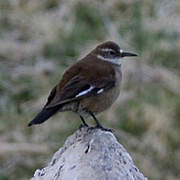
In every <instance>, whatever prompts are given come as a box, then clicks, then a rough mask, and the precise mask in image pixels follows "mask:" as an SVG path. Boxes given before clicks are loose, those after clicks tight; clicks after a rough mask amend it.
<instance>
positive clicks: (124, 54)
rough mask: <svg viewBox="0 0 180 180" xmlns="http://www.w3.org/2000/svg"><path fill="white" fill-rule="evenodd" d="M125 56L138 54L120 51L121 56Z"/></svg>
mask: <svg viewBox="0 0 180 180" xmlns="http://www.w3.org/2000/svg"><path fill="white" fill-rule="evenodd" d="M126 56H138V55H137V54H135V53H131V52H124V51H123V52H122V53H121V57H126Z"/></svg>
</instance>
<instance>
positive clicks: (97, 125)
mask: <svg viewBox="0 0 180 180" xmlns="http://www.w3.org/2000/svg"><path fill="white" fill-rule="evenodd" d="M89 114H90V115H91V116H92V117H93V119H94V120H95V122H96V126H95V128H99V129H102V130H104V131H110V132H112V130H111V129H106V128H104V127H103V126H102V125H101V124H100V123H99V121H98V120H97V118H96V116H95V115H94V114H93V113H92V112H89Z"/></svg>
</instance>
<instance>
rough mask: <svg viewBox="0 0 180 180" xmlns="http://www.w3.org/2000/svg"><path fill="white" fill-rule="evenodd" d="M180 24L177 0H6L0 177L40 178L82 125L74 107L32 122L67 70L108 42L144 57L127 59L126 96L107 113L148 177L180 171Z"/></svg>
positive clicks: (0, 8)
mask: <svg viewBox="0 0 180 180" xmlns="http://www.w3.org/2000/svg"><path fill="white" fill-rule="evenodd" d="M179 22H180V2H178V1H174V0H172V1H166V0H165V1H162V0H152V1H140V0H134V1H132V0H130V1H125V0H113V1H108V0H104V1H102V0H101V1H96V2H95V1H94V2H92V1H90V0H86V1H83V0H78V1H71V0H69V1H63V0H41V1H37V0H31V1H26V0H19V1H10V0H6V1H0V180H7V179H8V180H11V179H19V180H23V179H28V178H30V177H32V175H33V173H34V170H35V169H37V168H41V167H43V166H44V165H45V164H46V163H48V161H49V159H48V158H50V157H51V156H52V155H53V153H54V152H55V151H56V150H57V149H58V148H59V147H60V145H62V144H63V142H64V140H65V139H66V137H67V136H69V135H70V134H72V133H73V132H74V131H75V130H76V129H78V127H79V125H80V120H79V117H78V116H77V115H75V114H73V113H59V114H57V115H56V116H54V117H53V118H51V120H49V121H47V122H46V123H44V124H43V125H41V126H35V127H32V128H28V127H27V123H28V122H29V121H30V120H31V119H32V118H33V117H34V116H35V115H36V113H37V112H39V111H40V109H41V107H42V105H43V104H44V103H45V101H46V98H47V96H48V94H49V92H50V90H51V88H52V87H54V86H55V85H56V83H57V82H58V81H59V79H60V78H61V75H62V73H63V72H64V70H65V69H66V68H67V67H68V66H69V65H71V64H72V63H74V62H75V61H76V60H77V59H78V58H79V57H82V56H83V55H85V52H89V51H90V50H91V49H92V48H93V47H94V46H96V44H98V43H100V42H103V41H105V40H115V41H116V42H117V43H119V44H120V46H121V47H122V48H123V49H127V50H129V51H134V52H137V53H138V54H139V56H138V58H134V59H133V60H125V61H124V62H123V67H122V68H123V75H124V76H123V85H122V87H121V89H122V91H121V95H120V98H119V99H118V100H117V102H116V103H115V104H114V106H113V107H112V108H111V109H110V110H108V111H107V112H105V113H103V114H101V115H100V116H99V119H100V121H101V122H102V124H104V126H105V127H109V128H113V129H115V134H116V136H117V137H118V138H119V141H120V142H121V144H123V145H124V146H125V147H126V149H127V150H128V151H129V152H130V153H131V155H132V156H133V159H134V161H135V163H136V164H137V166H138V167H139V168H140V170H141V171H142V172H143V173H144V175H145V176H147V177H148V178H149V179H155V180H171V179H173V180H178V179H180V164H179V162H180V138H179V137H180V78H179V76H180V71H179V69H180V61H179V59H180V51H179V49H180V28H179V26H178V25H179ZM88 123H93V121H91V119H89V120H88Z"/></svg>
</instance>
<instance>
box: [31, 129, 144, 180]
mask: <svg viewBox="0 0 180 180" xmlns="http://www.w3.org/2000/svg"><path fill="white" fill-rule="evenodd" d="M31 180H147V178H145V177H144V176H143V174H142V173H140V172H139V170H138V169H137V167H136V166H135V165H134V163H133V161H132V158H131V157H130V155H129V154H128V152H127V151H126V150H125V149H124V147H123V146H122V145H121V144H119V143H118V141H117V140H116V138H115V136H114V135H113V134H112V133H111V132H108V131H102V130H100V129H88V128H87V127H83V128H81V129H80V130H78V131H76V132H75V133H74V134H73V135H72V136H70V137H68V138H67V140H66V142H65V144H64V146H63V147H62V148H60V149H59V150H58V151H57V152H56V153H55V154H54V156H53V158H52V160H51V162H50V163H49V165H48V166H47V167H45V168H43V169H41V170H39V169H38V170H36V172H35V174H34V177H33V178H31Z"/></svg>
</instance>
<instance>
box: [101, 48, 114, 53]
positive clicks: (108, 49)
mask: <svg viewBox="0 0 180 180" xmlns="http://www.w3.org/2000/svg"><path fill="white" fill-rule="evenodd" d="M101 51H104V52H109V51H113V52H115V51H114V50H113V49H110V48H102V49H101Z"/></svg>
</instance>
